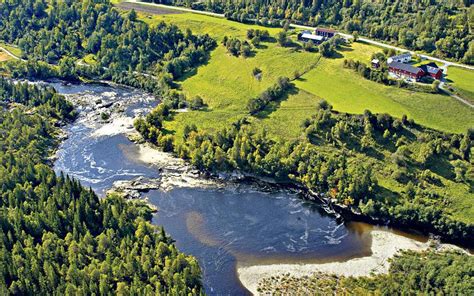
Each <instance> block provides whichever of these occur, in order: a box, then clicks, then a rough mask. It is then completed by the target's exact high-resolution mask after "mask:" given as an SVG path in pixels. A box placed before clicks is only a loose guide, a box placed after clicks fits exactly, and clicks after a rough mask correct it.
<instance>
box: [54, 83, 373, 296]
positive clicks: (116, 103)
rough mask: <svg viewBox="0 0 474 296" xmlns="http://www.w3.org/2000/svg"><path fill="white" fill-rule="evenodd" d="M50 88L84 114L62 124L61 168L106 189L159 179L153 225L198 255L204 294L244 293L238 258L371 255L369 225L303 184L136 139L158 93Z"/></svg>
mask: <svg viewBox="0 0 474 296" xmlns="http://www.w3.org/2000/svg"><path fill="white" fill-rule="evenodd" d="M50 85H52V86H54V87H55V88H56V89H57V91H58V92H60V93H62V94H65V95H66V96H67V98H68V99H69V100H71V101H72V102H73V103H74V104H75V105H76V107H77V109H78V110H79V112H80V115H79V118H78V119H77V120H76V121H75V122H74V123H72V124H70V125H68V126H67V127H65V132H66V133H67V135H68V138H67V139H66V140H64V141H63V142H62V144H61V145H60V147H59V149H58V151H57V155H56V156H57V159H56V161H55V163H54V169H55V171H56V172H57V173H60V172H64V173H66V174H69V175H70V176H73V177H75V178H77V179H79V180H81V182H82V184H83V185H84V186H90V187H91V188H92V189H93V190H94V191H95V192H97V194H99V195H100V196H104V195H105V193H106V191H107V190H108V189H110V188H112V187H113V186H114V184H115V185H117V181H124V180H125V181H127V180H128V181H129V180H136V179H137V178H139V177H143V176H144V177H146V178H147V180H151V181H150V182H151V183H153V182H154V183H156V186H157V189H155V190H151V191H148V192H146V193H142V194H141V196H142V197H144V198H147V200H148V201H149V202H150V203H151V204H153V205H154V206H156V207H157V208H158V212H157V213H156V214H155V215H154V218H153V220H152V223H154V224H157V225H163V226H164V227H165V230H166V231H167V233H169V234H170V235H171V236H172V237H173V239H175V240H176V245H177V247H178V248H179V249H180V250H181V251H183V252H186V253H187V254H192V255H194V256H195V257H196V258H197V259H198V261H199V263H200V266H201V268H202V270H203V283H204V287H205V290H206V292H207V293H208V294H221V295H222V294H232V295H245V294H248V293H249V292H248V291H247V290H246V289H245V288H244V287H243V286H242V284H241V283H240V281H239V278H238V276H237V266H238V265H240V266H245V265H255V264H273V263H308V262H310V263H318V262H328V261H341V260H347V259H350V258H355V257H361V256H367V255H370V253H371V249H370V246H371V236H370V229H371V228H372V227H370V226H367V225H365V224H361V223H342V222H341V221H339V220H338V219H336V218H335V217H334V216H333V215H330V214H327V213H326V212H325V211H324V210H323V209H322V207H321V206H320V205H318V204H316V203H313V202H310V201H305V200H304V199H303V198H302V196H301V193H299V192H297V191H294V190H289V189H282V188H278V187H275V186H272V185H268V184H267V185H265V184H256V183H255V182H253V183H252V182H238V181H232V182H231V181H225V182H224V181H220V180H207V179H204V178H203V177H200V176H199V174H197V173H196V172H195V171H194V170H193V169H192V168H190V167H188V166H187V165H186V164H184V163H183V162H182V161H181V160H177V159H174V158H173V157H171V156H170V155H166V154H164V153H160V152H156V151H154V150H152V149H149V148H146V146H143V145H138V144H135V143H133V142H131V141H130V140H129V139H128V138H127V133H130V132H133V127H132V122H133V117H135V116H137V115H139V114H145V113H146V112H148V111H149V110H150V108H152V107H153V106H155V105H156V101H155V100H154V98H153V97H151V96H149V95H147V94H145V93H143V92H140V91H138V90H132V89H128V88H122V87H118V86H108V85H99V84H97V85H96V84H91V85H84V84H79V85H71V84H63V83H61V82H54V83H50ZM102 114H104V115H102ZM108 116H110V118H109V119H107V117H108ZM155 152H156V153H155ZM154 153H155V154H154ZM158 187H159V188H158Z"/></svg>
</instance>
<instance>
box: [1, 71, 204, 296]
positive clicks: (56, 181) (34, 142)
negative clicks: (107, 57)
mask: <svg viewBox="0 0 474 296" xmlns="http://www.w3.org/2000/svg"><path fill="white" fill-rule="evenodd" d="M0 98H1V102H2V106H1V109H0V122H1V124H0V131H1V132H0V145H1V146H2V147H1V148H2V149H1V154H0V161H1V165H0V176H1V177H0V188H1V199H0V249H1V251H0V254H1V255H0V266H1V268H0V272H1V277H0V293H1V294H2V295H8V294H12V295H46V294H62V295H71V294H85V295H92V294H96V295H99V294H101V295H105V294H117V293H118V294H121V293H124V294H128V293H131V294H142V295H143V294H150V293H162V294H172V295H178V294H180V295H182V294H188V293H190V294H199V293H200V292H201V283H200V269H199V266H198V263H197V261H196V260H195V259H194V258H193V257H190V256H186V255H184V254H182V253H180V252H178V251H177V250H176V248H175V247H174V245H173V241H172V239H171V238H170V237H168V236H167V235H166V234H165V232H164V230H163V229H160V228H157V227H155V226H152V225H151V224H150V222H149V220H150V219H151V214H152V213H151V209H150V208H149V207H148V206H147V205H145V204H143V203H141V202H127V201H125V200H124V199H123V198H121V197H118V196H109V197H107V198H105V199H102V200H99V198H98V197H97V195H96V194H95V193H94V192H93V191H92V190H90V189H87V188H84V187H82V186H81V184H80V183H79V182H78V181H77V180H74V179H71V178H69V177H68V176H64V175H60V176H56V175H55V173H54V171H53V170H52V169H51V168H50V167H49V165H48V157H49V156H50V154H51V151H52V149H54V147H55V145H56V144H57V140H56V135H57V133H58V125H60V124H62V123H65V122H67V121H69V120H72V119H73V118H74V116H75V112H74V111H73V109H72V105H71V104H70V103H68V102H67V101H65V99H64V97H62V96H60V95H58V94H57V93H56V92H55V91H54V90H53V89H51V88H46V89H43V88H39V87H37V86H32V85H29V84H26V83H18V84H13V83H11V82H9V81H7V80H5V79H0Z"/></svg>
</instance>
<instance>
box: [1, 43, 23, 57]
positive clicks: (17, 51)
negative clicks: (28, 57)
mask: <svg viewBox="0 0 474 296" xmlns="http://www.w3.org/2000/svg"><path fill="white" fill-rule="evenodd" d="M0 46H1V47H3V48H5V49H6V50H8V51H9V52H11V53H12V54H14V55H15V56H17V57H21V49H19V48H18V47H16V46H12V45H10V44H6V43H4V42H0Z"/></svg>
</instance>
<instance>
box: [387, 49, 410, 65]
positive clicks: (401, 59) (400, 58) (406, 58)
mask: <svg viewBox="0 0 474 296" xmlns="http://www.w3.org/2000/svg"><path fill="white" fill-rule="evenodd" d="M410 61H411V53H409V52H407V53H403V54H400V55H396V56H393V57H389V58H388V59H387V63H388V64H391V63H393V62H397V63H408V62H410Z"/></svg>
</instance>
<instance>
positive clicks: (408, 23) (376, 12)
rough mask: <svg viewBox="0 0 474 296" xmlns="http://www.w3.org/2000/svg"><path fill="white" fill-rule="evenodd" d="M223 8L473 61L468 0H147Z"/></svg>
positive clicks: (266, 21)
mask: <svg viewBox="0 0 474 296" xmlns="http://www.w3.org/2000/svg"><path fill="white" fill-rule="evenodd" d="M147 1H148V2H156V3H163V4H172V5H179V6H186V7H191V8H193V9H198V10H206V11H212V12H217V13H223V14H225V15H226V17H227V18H229V19H232V20H235V21H240V22H246V23H257V24H261V25H265V26H283V24H284V23H285V22H286V21H291V22H293V23H296V24H303V25H309V26H314V27H315V26H327V27H334V28H338V29H340V30H344V31H345V32H346V33H354V32H356V33H357V34H360V35H362V36H366V37H369V38H373V39H377V40H382V41H386V42H389V43H391V44H396V45H399V46H402V47H405V48H407V49H412V50H421V51H424V52H426V53H429V54H433V55H436V56H438V57H442V58H449V59H453V60H457V61H462V62H464V63H467V64H474V41H473V39H474V37H473V34H472V29H473V24H474V21H473V19H474V6H472V5H471V3H472V1H469V0H463V1H461V0H434V1H433V0H423V1H411V0H383V1H366V0H344V1H339V0H312V1H300V0H277V1H270V0H251V1H227V0H206V1H189V0H147Z"/></svg>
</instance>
